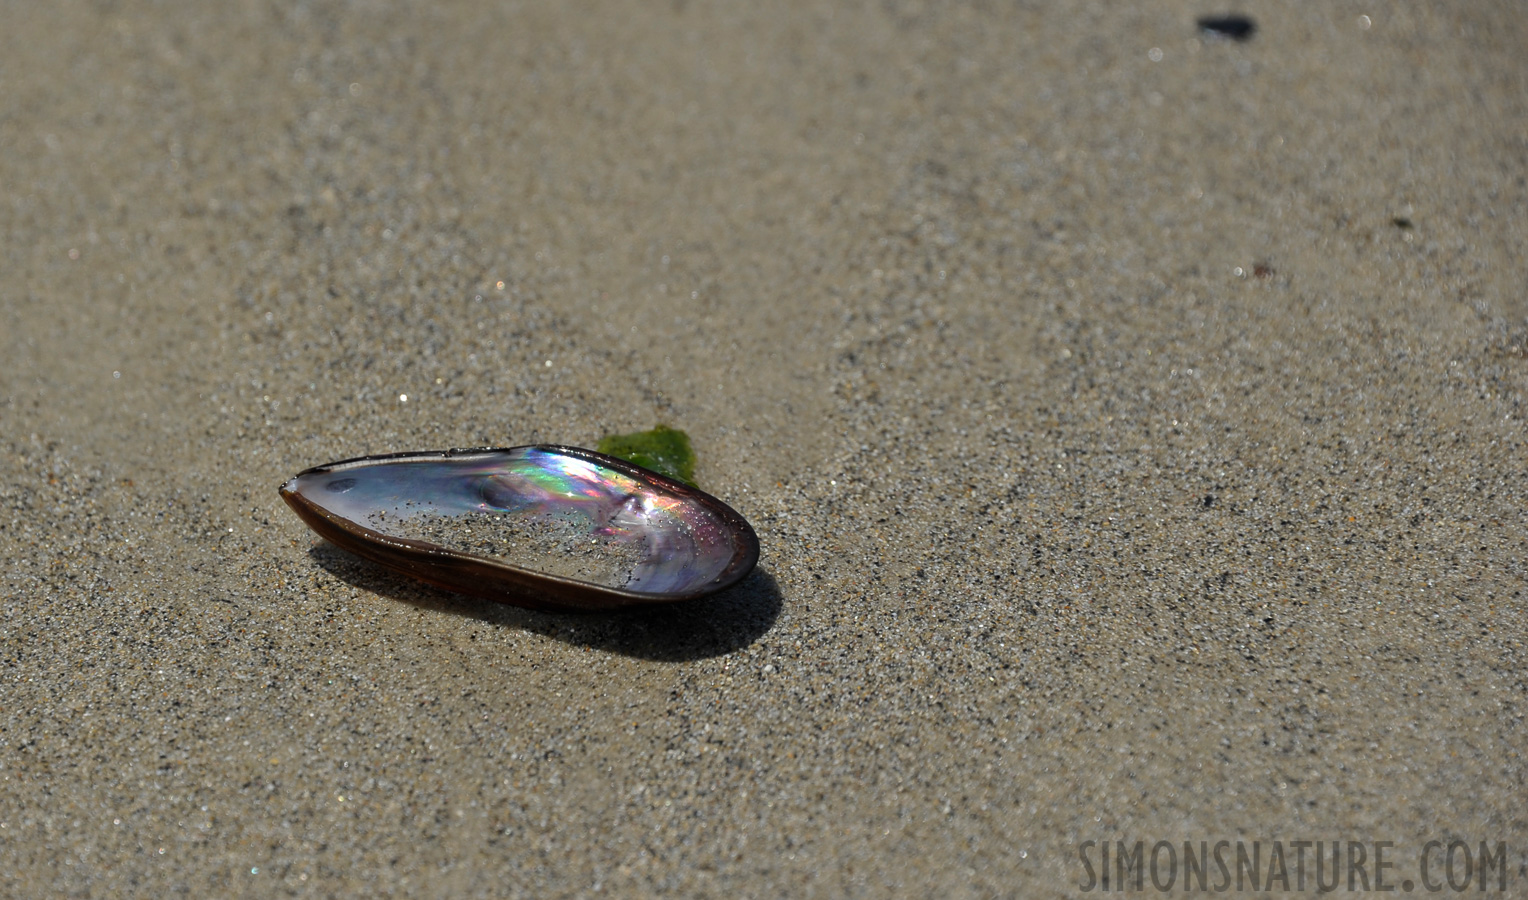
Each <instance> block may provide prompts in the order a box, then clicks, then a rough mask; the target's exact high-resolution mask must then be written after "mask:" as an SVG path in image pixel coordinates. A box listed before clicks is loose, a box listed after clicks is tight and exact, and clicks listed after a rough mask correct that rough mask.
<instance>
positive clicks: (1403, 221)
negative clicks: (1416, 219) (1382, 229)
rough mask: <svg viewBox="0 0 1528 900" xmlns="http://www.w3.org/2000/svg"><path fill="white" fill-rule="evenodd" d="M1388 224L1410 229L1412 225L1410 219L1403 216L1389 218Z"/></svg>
mask: <svg viewBox="0 0 1528 900" xmlns="http://www.w3.org/2000/svg"><path fill="white" fill-rule="evenodd" d="M1390 224H1391V225H1394V226H1395V227H1396V228H1406V229H1410V228H1412V227H1413V226H1412V224H1411V220H1410V219H1408V218H1406V217H1405V216H1396V217H1395V218H1393V219H1391V220H1390Z"/></svg>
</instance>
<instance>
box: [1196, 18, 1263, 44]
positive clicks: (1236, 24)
mask: <svg viewBox="0 0 1528 900" xmlns="http://www.w3.org/2000/svg"><path fill="white" fill-rule="evenodd" d="M1199 30H1200V31H1204V32H1207V33H1209V34H1213V35H1216V36H1218V37H1227V38H1230V39H1231V40H1233V41H1245V40H1248V39H1249V38H1251V37H1252V35H1253V34H1254V33H1255V32H1256V31H1257V23H1256V22H1254V21H1252V20H1251V19H1249V18H1247V17H1246V16H1200V17H1199Z"/></svg>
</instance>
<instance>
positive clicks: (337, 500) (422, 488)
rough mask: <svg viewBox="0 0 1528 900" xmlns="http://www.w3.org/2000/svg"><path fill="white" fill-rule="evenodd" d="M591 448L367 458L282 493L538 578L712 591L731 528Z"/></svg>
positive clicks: (320, 472)
mask: <svg viewBox="0 0 1528 900" xmlns="http://www.w3.org/2000/svg"><path fill="white" fill-rule="evenodd" d="M596 456H597V455H596V454H591V453H588V451H576V452H569V448H555V447H515V448H511V449H508V450H490V451H474V452H456V451H454V452H450V453H442V454H419V455H412V456H411V457H404V458H387V457H376V458H372V459H362V460H354V461H351V462H346V463H336V464H334V465H331V466H323V467H320V468H317V469H310V470H309V471H307V472H304V473H302V474H301V475H298V476H297V477H296V478H293V479H292V480H291V481H290V482H288V483H287V485H286V487H285V489H284V490H286V491H290V492H293V493H296V494H299V495H301V496H302V497H304V498H306V499H307V500H309V501H310V502H311V503H313V504H314V505H315V506H317V507H319V508H321V509H323V510H325V511H326V512H328V513H329V514H331V515H334V516H337V517H339V518H342V519H345V520H348V521H349V522H351V523H354V524H355V525H359V526H361V527H362V528H364V529H367V530H369V531H372V532H375V533H377V534H380V535H384V536H386V537H389V538H394V539H399V540H402V541H409V542H418V543H422V544H425V545H429V546H433V547H440V548H444V549H446V550H448V551H451V552H453V553H457V554H466V555H469V556H474V557H479V558H486V559H490V560H494V561H496V562H501V563H505V564H507V565H510V566H513V567H515V568H518V569H522V570H526V571H529V572H533V573H536V574H538V575H546V576H552V577H554V578H561V579H569V580H572V581H577V582H582V583H586V584H592V585H595V586H598V587H601V588H606V589H611V590H616V591H623V592H630V593H636V594H649V595H674V594H695V593H699V592H703V591H706V590H709V589H714V588H715V587H716V586H717V585H716V582H717V581H718V580H719V579H720V578H721V576H722V575H723V573H724V572H726V571H727V569H728V566H729V564H731V563H732V562H733V559H734V556H736V555H737V549H736V544H735V542H734V540H733V530H734V529H733V528H732V527H729V525H728V523H727V522H726V521H725V520H724V519H723V517H722V516H721V515H720V514H719V513H718V511H716V510H714V509H711V508H709V507H708V506H707V504H705V503H703V502H700V501H699V500H697V499H696V498H695V497H693V496H688V495H687V494H686V493H685V492H683V490H684V489H683V488H682V487H680V488H679V490H677V491H676V490H668V489H665V488H664V485H663V483H662V480H660V478H659V477H658V476H650V477H649V478H645V479H644V478H641V477H637V476H636V475H634V474H631V473H627V472H624V471H621V470H620V469H617V468H615V467H613V466H612V465H606V464H602V463H601V462H600V461H599V460H598V459H597V458H591V457H596ZM637 471H638V472H642V471H643V470H637ZM693 493H696V494H698V493H699V492H693ZM702 496H704V495H702ZM708 499H709V498H708ZM712 502H716V503H718V505H720V504H719V502H718V501H712ZM745 527H746V526H745Z"/></svg>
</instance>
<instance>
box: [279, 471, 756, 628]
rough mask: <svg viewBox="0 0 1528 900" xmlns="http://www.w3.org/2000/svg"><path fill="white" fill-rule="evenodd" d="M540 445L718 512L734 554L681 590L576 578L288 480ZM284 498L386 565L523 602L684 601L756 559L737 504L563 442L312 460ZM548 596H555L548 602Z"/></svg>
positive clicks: (324, 531)
mask: <svg viewBox="0 0 1528 900" xmlns="http://www.w3.org/2000/svg"><path fill="white" fill-rule="evenodd" d="M520 450H539V451H544V452H550V453H555V454H559V455H563V456H571V457H574V458H577V459H582V460H585V461H587V462H590V463H594V464H597V465H601V466H605V467H607V468H611V469H615V470H616V471H618V472H621V473H622V474H624V475H627V476H629V477H632V478H635V479H637V480H639V481H642V482H645V483H646V484H648V485H649V486H651V487H654V488H656V489H658V490H660V491H663V492H664V493H667V494H670V495H674V496H679V497H681V498H684V499H687V500H691V501H693V502H696V503H699V504H700V505H701V506H704V507H706V508H707V509H709V510H710V511H711V512H713V513H714V514H716V515H717V516H718V517H719V518H720V519H721V520H722V522H723V524H724V525H725V526H726V527H727V529H728V533H729V535H730V536H731V539H732V541H731V542H732V558H731V560H729V561H728V563H727V566H726V567H725V568H723V569H722V571H721V573H720V574H718V575H717V577H716V578H715V579H713V580H712V581H711V582H709V583H707V584H706V585H705V586H704V587H702V588H700V589H698V590H693V591H687V592H684V593H668V592H643V591H629V590H625V589H622V588H613V587H606V586H604V585H599V584H594V583H592V582H588V581H580V580H578V579H576V578H567V577H564V576H561V575H551V574H548V573H545V572H538V571H536V570H535V569H527V568H524V567H522V566H516V565H513V564H512V563H508V562H505V561H503V560H499V559H494V558H492V557H487V556H479V555H477V554H473V553H466V552H463V551H460V550H452V549H451V548H449V547H443V546H441V545H439V544H433V543H430V542H429V541H419V540H413V539H410V538H400V537H395V536H392V535H386V534H383V533H381V532H379V531H374V530H372V529H370V528H367V527H365V526H363V525H361V524H359V523H357V522H355V521H353V520H351V519H347V518H345V517H343V516H340V515H338V514H336V513H332V512H330V511H329V510H327V509H325V508H324V507H322V506H319V505H318V504H317V503H316V502H314V501H313V500H310V499H309V498H307V497H304V496H303V495H301V494H299V493H298V492H296V491H294V490H291V489H290V488H289V486H290V485H291V484H292V483H293V482H295V481H296V480H297V479H299V478H302V477H303V476H305V475H317V474H324V473H330V472H340V471H344V470H345V469H348V468H356V467H359V466H362V465H374V464H377V463H402V462H413V461H418V460H429V459H436V460H447V459H463V458H469V459H470V458H471V457H474V456H487V455H490V454H502V453H512V452H515V451H520ZM279 492H280V494H281V498H282V499H283V500H285V501H286V503H287V505H288V506H290V507H291V508H292V511H293V512H295V513H297V516H298V518H300V519H302V520H303V522H304V523H305V524H306V525H307V526H308V527H309V528H310V529H312V530H313V531H314V532H316V533H317V534H318V535H319V536H320V537H322V538H324V539H326V540H328V541H329V542H330V543H333V544H334V545H336V546H338V547H340V548H341V549H344V550H348V551H350V552H351V553H354V554H356V555H357V556H361V557H363V558H366V559H369V560H371V561H372V562H375V563H378V564H379V565H382V566H384V567H386V568H389V569H392V570H393V571H395V572H398V573H400V574H403V575H407V576H409V577H411V578H415V579H418V580H421V581H425V582H429V583H431V584H435V585H437V586H439V587H444V588H446V589H448V590H452V591H457V592H459V593H464V594H470V595H473V596H478V597H484V598H487V599H491V600H498V601H500V602H507V603H512V604H515V605H518V606H526V607H532V608H542V609H552V610H585V611H597V610H613V609H620V608H624V607H635V606H653V605H658V604H666V603H679V602H683V601H685V600H693V599H696V598H699V597H704V596H707V595H710V594H714V593H717V592H719V591H724V590H726V589H727V588H729V587H732V586H733V585H735V584H737V583H738V582H739V581H741V580H742V579H743V578H744V577H745V576H747V575H748V573H749V572H751V571H753V568H754V566H755V565H756V564H757V563H758V559H759V538H758V535H757V534H756V533H755V532H754V530H753V526H752V525H750V524H748V520H747V519H745V518H743V516H742V515H741V514H740V513H738V511H737V510H735V509H733V508H732V507H731V506H728V505H727V504H726V503H724V502H723V501H721V500H719V499H717V498H716V497H713V496H711V495H710V494H708V493H706V492H705V491H703V490H701V489H699V488H697V487H692V486H690V485H688V484H685V483H684V482H681V481H677V480H675V479H673V478H670V477H668V476H667V475H663V474H660V473H658V472H654V471H652V470H651V469H646V468H643V467H642V466H639V465H636V464H635V463H631V462H628V461H626V460H624V459H619V458H617V457H614V456H607V455H606V454H604V453H599V452H596V451H594V450H586V449H584V448H582V447H570V446H565V445H562V444H521V445H518V446H514V447H463V448H454V449H450V450H409V451H403V452H399V453H380V454H374V455H370V456H356V457H351V458H350V459H341V460H336V461H334V462H330V463H324V464H323V465H318V466H312V467H310V468H307V469H304V470H302V471H301V472H298V473H297V474H296V475H294V476H292V477H291V478H289V479H287V480H286V481H285V482H284V483H283V484H282V485H281V487H280V489H279ZM549 601H550V602H549Z"/></svg>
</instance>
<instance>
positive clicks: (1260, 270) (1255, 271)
mask: <svg viewBox="0 0 1528 900" xmlns="http://www.w3.org/2000/svg"><path fill="white" fill-rule="evenodd" d="M1252 276H1253V277H1254V278H1272V277H1273V266H1269V265H1264V264H1263V263H1258V264H1257V265H1255V266H1253V267H1252Z"/></svg>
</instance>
